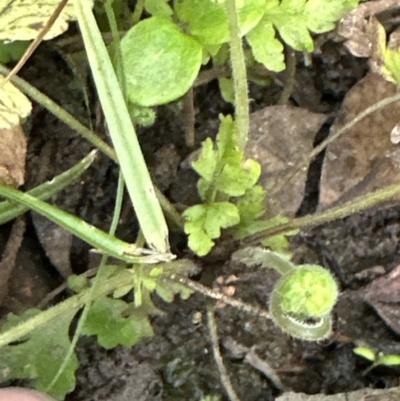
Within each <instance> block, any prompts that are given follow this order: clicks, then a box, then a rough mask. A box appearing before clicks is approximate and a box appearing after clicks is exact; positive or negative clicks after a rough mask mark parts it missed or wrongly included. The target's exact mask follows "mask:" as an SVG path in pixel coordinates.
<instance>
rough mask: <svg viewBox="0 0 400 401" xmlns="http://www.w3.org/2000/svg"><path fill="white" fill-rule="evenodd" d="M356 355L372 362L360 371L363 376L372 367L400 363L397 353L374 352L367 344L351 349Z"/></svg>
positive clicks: (399, 356)
mask: <svg viewBox="0 0 400 401" xmlns="http://www.w3.org/2000/svg"><path fill="white" fill-rule="evenodd" d="M353 352H354V353H355V354H356V355H359V356H362V357H363V358H365V359H368V360H369V361H371V362H372V364H371V366H369V367H368V368H367V369H365V370H364V372H363V373H362V374H363V376H365V375H366V374H367V373H369V372H370V371H371V370H372V369H374V368H376V367H377V366H381V365H383V366H398V365H400V355H397V354H384V353H383V352H376V351H374V350H373V349H372V348H370V347H367V346H359V347H355V348H354V349H353Z"/></svg>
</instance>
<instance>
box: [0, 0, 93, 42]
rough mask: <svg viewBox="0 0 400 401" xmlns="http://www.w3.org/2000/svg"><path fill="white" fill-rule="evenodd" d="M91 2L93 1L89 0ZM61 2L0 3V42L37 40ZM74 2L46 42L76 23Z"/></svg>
mask: <svg viewBox="0 0 400 401" xmlns="http://www.w3.org/2000/svg"><path fill="white" fill-rule="evenodd" d="M87 1H91V3H92V0H87ZM59 2H60V0H46V1H44V0H7V1H5V0H3V1H1V2H0V19H1V25H0V40H6V41H10V42H13V41H14V40H32V39H35V38H36V36H37V35H38V33H39V32H40V30H41V29H42V28H43V26H44V25H45V24H46V22H47V21H48V19H49V18H50V16H51V14H52V13H53V11H54V10H55V8H56V7H57V6H58V3H59ZM75 20H76V16H75V10H74V3H73V1H69V2H68V3H67V4H66V6H65V7H64V9H63V11H62V12H61V14H60V16H59V17H58V18H57V20H56V21H55V23H54V24H53V26H52V27H51V29H50V30H49V32H47V34H46V36H45V37H44V40H49V39H52V38H54V37H56V36H58V35H61V34H62V33H63V32H65V31H66V30H67V28H68V22H69V21H75Z"/></svg>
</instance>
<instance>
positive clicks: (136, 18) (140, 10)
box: [132, 0, 145, 25]
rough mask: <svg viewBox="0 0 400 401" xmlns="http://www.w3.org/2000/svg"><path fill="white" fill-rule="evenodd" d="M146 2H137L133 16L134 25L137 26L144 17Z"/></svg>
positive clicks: (138, 0)
mask: <svg viewBox="0 0 400 401" xmlns="http://www.w3.org/2000/svg"><path fill="white" fill-rule="evenodd" d="M144 2H145V0H137V1H136V5H135V10H134V11H133V15H132V25H136V24H137V23H138V22H139V21H140V18H141V16H142V13H143V10H144Z"/></svg>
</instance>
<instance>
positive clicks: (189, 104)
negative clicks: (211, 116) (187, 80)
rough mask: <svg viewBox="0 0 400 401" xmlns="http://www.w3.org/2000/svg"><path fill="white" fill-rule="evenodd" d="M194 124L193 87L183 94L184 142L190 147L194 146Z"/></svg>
mask: <svg viewBox="0 0 400 401" xmlns="http://www.w3.org/2000/svg"><path fill="white" fill-rule="evenodd" d="M194 124H195V116H194V106H193V88H190V89H189V91H188V92H187V93H186V94H185V96H183V126H184V128H185V142H186V145H187V146H189V147H190V148H191V147H193V146H194V142H195V132H194Z"/></svg>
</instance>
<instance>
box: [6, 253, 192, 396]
mask: <svg viewBox="0 0 400 401" xmlns="http://www.w3.org/2000/svg"><path fill="white" fill-rule="evenodd" d="M121 269H123V267H122V266H114V265H107V266H106V267H105V268H104V270H105V273H104V274H102V275H101V278H100V280H101V281H105V280H108V279H109V278H110V277H112V276H114V275H116V274H118V273H120V272H121ZM104 270H103V271H104ZM177 272H179V274H181V275H183V276H188V275H190V274H193V273H196V272H197V266H196V265H195V264H194V263H193V262H191V261H189V260H185V259H182V260H180V261H177V262H174V263H167V264H165V265H164V266H163V267H160V266H158V267H151V266H145V267H144V268H143V272H142V278H141V281H140V283H139V285H140V286H141V287H142V289H141V305H140V306H136V305H135V304H134V303H133V302H129V301H126V300H124V299H120V298H119V297H122V296H124V295H126V294H127V293H128V292H129V291H132V289H136V283H135V286H132V285H129V286H126V287H122V288H121V289H120V290H118V291H115V292H114V294H112V296H101V297H97V298H96V299H95V300H94V301H93V303H92V305H91V306H90V309H89V312H88V315H87V318H86V320H85V323H84V325H83V328H82V331H81V332H80V335H84V336H96V337H97V340H98V343H99V344H100V345H101V346H102V347H104V348H106V349H110V348H114V347H115V346H117V345H118V344H121V345H124V346H128V347H130V346H132V345H134V344H136V343H137V342H138V341H140V340H141V339H143V338H145V337H150V336H152V335H153V329H152V326H151V323H150V320H149V316H151V315H154V314H160V313H162V311H161V310H159V309H158V308H157V307H156V306H154V304H153V302H152V300H151V293H152V292H156V293H157V294H158V295H159V296H160V297H161V298H162V299H163V300H165V301H166V302H172V301H173V299H174V297H175V295H176V294H180V296H181V297H182V298H183V299H186V298H188V297H189V296H190V295H191V294H192V292H193V291H192V290H191V289H188V288H187V287H185V286H183V285H182V284H180V283H179V282H177V281H174V280H171V279H169V278H170V276H171V275H173V274H176V273H177ZM134 273H135V269H132V274H134ZM68 284H69V286H70V288H71V289H73V290H74V291H75V292H77V293H80V292H82V291H87V290H88V289H89V287H90V280H88V279H87V278H86V277H84V276H75V275H72V276H70V277H69V279H68ZM97 285H101V283H97ZM135 291H136V290H135ZM78 310H79V308H76V309H72V310H69V311H66V312H64V313H63V314H61V315H59V316H58V317H57V319H55V320H52V321H50V322H48V323H46V324H44V325H42V326H40V327H38V328H36V329H34V330H32V331H31V332H30V333H29V335H27V336H26V337H25V338H22V339H21V340H20V342H18V343H16V344H12V345H6V346H3V347H2V348H1V353H0V382H4V381H6V380H10V379H32V380H33V381H34V387H35V388H36V389H37V390H41V391H46V392H48V393H49V395H51V396H53V397H54V398H56V399H61V398H63V397H64V396H65V394H67V393H68V392H70V391H72V390H73V389H74V387H75V371H76V369H77V368H78V366H79V362H78V359H77V357H76V355H75V353H73V354H72V356H71V358H70V359H69V361H68V363H67V365H66V366H65V369H64V370H63V371H62V373H61V375H60V377H59V378H58V380H57V382H56V383H55V384H54V385H53V386H52V387H51V388H50V390H49V385H50V384H51V383H52V381H53V379H54V375H55V372H57V371H58V369H59V368H60V366H61V365H62V363H63V362H64V358H65V355H67V353H68V351H69V348H70V346H71V340H70V326H71V323H72V322H73V319H74V317H75V315H76V313H77V312H78ZM40 312H41V311H40V310H39V309H28V310H27V311H25V312H24V313H23V314H22V315H20V316H16V315H14V314H9V315H8V318H7V322H6V323H5V324H4V325H3V326H2V328H1V332H2V333H3V332H6V331H8V330H9V329H10V328H12V327H14V326H16V325H17V324H19V323H21V322H23V321H25V320H27V319H29V318H32V317H34V316H36V315H37V314H39V313H40ZM44 333H45V337H46V341H43V338H44V337H43V336H44Z"/></svg>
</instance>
